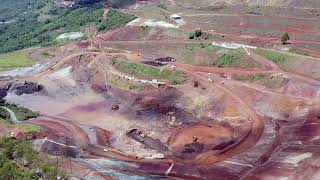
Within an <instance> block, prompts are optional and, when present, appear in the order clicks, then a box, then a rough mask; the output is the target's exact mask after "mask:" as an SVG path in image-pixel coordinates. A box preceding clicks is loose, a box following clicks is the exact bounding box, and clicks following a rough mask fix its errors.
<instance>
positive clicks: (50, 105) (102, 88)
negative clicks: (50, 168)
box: [0, 0, 320, 180]
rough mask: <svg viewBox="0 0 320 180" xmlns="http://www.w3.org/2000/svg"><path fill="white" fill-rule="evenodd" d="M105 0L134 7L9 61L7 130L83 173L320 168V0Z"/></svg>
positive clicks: (284, 178) (294, 176) (260, 179)
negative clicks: (23, 61)
mask: <svg viewBox="0 0 320 180" xmlns="http://www.w3.org/2000/svg"><path fill="white" fill-rule="evenodd" d="M112 2H113V1H112ZM70 3H71V4H70ZM73 3H77V1H75V2H73V1H57V2H56V3H55V4H58V5H57V6H58V7H59V8H75V7H77V6H76V5H73ZM102 4H103V6H102V7H103V14H102V16H103V17H101V18H102V20H101V21H103V19H105V21H107V22H108V20H109V21H111V20H110V19H111V15H112V14H111V15H110V11H114V8H115V9H117V11H121V12H122V13H124V14H130V15H132V16H134V18H133V20H130V22H128V23H126V24H123V25H121V26H114V27H112V28H110V29H107V30H101V28H100V29H99V28H98V29H94V31H95V32H94V33H90V29H89V30H84V32H83V33H82V32H81V33H80V32H73V34H72V33H70V32H69V33H68V34H64V36H62V37H65V36H66V37H67V36H68V37H69V36H70V37H69V38H70V39H69V40H68V41H66V42H64V43H60V44H58V45H53V46H52V45H50V46H43V47H42V46H41V47H38V46H36V47H31V48H27V49H25V50H23V51H26V52H28V56H29V57H30V58H31V59H32V60H33V61H34V63H33V64H32V65H30V66H24V67H15V68H2V70H1V71H0V78H1V79H0V85H1V86H0V87H1V89H0V97H1V99H2V101H3V102H2V103H3V104H4V105H1V107H2V109H3V110H4V111H6V112H8V113H9V114H8V115H10V120H11V121H12V123H13V124H15V126H12V125H11V126H6V125H5V124H3V123H0V135H1V136H11V137H14V138H26V139H28V140H29V141H31V142H32V144H33V146H34V148H35V149H36V150H37V151H38V152H42V153H44V154H46V155H47V156H48V157H49V158H51V159H53V161H55V160H56V159H57V163H58V166H59V169H61V170H62V171H64V172H65V173H66V176H67V177H68V178H75V179H88V180H89V179H163V178H165V179H208V180H238V179H243V180H319V179H320V36H319V35H320V31H319V27H320V26H319V20H320V17H319V13H320V10H319V8H320V4H319V3H317V1H312V2H311V1H310V4H308V3H307V1H305V3H302V1H301V2H300V1H299V2H298V1H294V0H292V1H289V0H287V1H285V2H284V1H281V2H278V1H270V2H269V3H265V2H264V1H254V0H252V1H241V3H239V2H238V1H216V0H214V1H208V0H201V1H200V0H199V1H198V0H192V1H186V0H168V1H167V0H152V1H151V0H150V1H134V2H131V1H130V3H129V4H125V3H124V4H125V5H121V6H120V5H119V6H116V7H114V8H113V7H112V3H111V5H110V4H108V3H106V2H104V1H103V3H102ZM69 6H72V7H69ZM318 11H319V13H318ZM108 15H109V16H110V17H108ZM39 18H42V17H39ZM108 18H109V19H108ZM17 21H18V20H17ZM48 23H49V21H48ZM1 26H2V24H0V27H1ZM88 26H89V25H88ZM86 28H87V29H88V27H86ZM284 33H286V35H284ZM80 35H81V36H80ZM287 35H288V36H290V37H289V38H288V37H287ZM71 36H72V37H71ZM59 37H60V36H59ZM0 61H1V56H0ZM0 64H1V63H0ZM17 107H23V108H25V109H27V110H29V111H32V112H35V113H36V116H27V117H26V118H24V119H22V118H21V114H20V113H17V111H15V108H17ZM27 110H25V111H27ZM26 124H27V125H32V126H36V127H39V128H40V130H39V131H36V132H26V131H23V130H21V128H20V129H19V128H17V127H19V126H21V125H26Z"/></svg>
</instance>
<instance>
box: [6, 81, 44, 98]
mask: <svg viewBox="0 0 320 180" xmlns="http://www.w3.org/2000/svg"><path fill="white" fill-rule="evenodd" d="M6 89H7V90H8V91H13V92H14V93H15V94H16V95H19V96H20V95H22V94H33V93H35V92H39V91H41V90H42V89H43V86H42V85H40V84H38V83H36V82H27V81H25V82H23V83H20V82H14V83H9V84H7V85H6ZM0 93H1V91H0Z"/></svg>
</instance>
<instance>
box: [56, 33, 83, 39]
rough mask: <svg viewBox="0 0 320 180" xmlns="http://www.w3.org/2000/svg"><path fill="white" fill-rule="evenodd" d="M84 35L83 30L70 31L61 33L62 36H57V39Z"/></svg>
mask: <svg viewBox="0 0 320 180" xmlns="http://www.w3.org/2000/svg"><path fill="white" fill-rule="evenodd" d="M83 36H84V34H83V33H82V32H69V33H64V34H61V35H60V36H58V37H57V39H69V40H74V39H79V38H82V37H83Z"/></svg>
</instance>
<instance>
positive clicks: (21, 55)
mask: <svg viewBox="0 0 320 180" xmlns="http://www.w3.org/2000/svg"><path fill="white" fill-rule="evenodd" d="M33 64H34V61H32V60H31V59H30V58H29V52H28V51H16V52H12V53H7V54H2V55H0V67H4V68H7V67H25V66H31V65H33Z"/></svg>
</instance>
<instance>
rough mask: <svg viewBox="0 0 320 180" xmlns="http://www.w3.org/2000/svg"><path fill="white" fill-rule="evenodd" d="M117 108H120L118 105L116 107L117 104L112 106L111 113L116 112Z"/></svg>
mask: <svg viewBox="0 0 320 180" xmlns="http://www.w3.org/2000/svg"><path fill="white" fill-rule="evenodd" d="M119 108H120V107H119V105H117V104H116V105H113V106H112V111H118V110H119Z"/></svg>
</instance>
